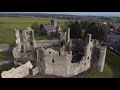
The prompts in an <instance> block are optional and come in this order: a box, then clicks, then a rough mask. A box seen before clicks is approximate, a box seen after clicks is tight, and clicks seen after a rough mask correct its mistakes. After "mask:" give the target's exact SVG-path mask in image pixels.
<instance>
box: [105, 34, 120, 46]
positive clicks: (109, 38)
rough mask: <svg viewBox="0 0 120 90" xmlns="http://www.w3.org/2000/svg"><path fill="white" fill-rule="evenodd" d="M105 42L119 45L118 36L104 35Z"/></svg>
mask: <svg viewBox="0 0 120 90" xmlns="http://www.w3.org/2000/svg"><path fill="white" fill-rule="evenodd" d="M105 40H106V42H107V43H112V44H113V43H114V44H115V43H120V35H117V34H106V36H105Z"/></svg>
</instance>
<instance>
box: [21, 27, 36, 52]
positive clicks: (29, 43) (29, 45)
mask: <svg viewBox="0 0 120 90" xmlns="http://www.w3.org/2000/svg"><path fill="white" fill-rule="evenodd" d="M23 47H24V50H25V51H27V50H32V49H33V48H35V47H36V43H35V38H34V30H33V29H32V28H30V27H27V28H26V30H24V31H23Z"/></svg>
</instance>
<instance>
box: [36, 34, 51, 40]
mask: <svg viewBox="0 0 120 90" xmlns="http://www.w3.org/2000/svg"><path fill="white" fill-rule="evenodd" d="M50 39H51V38H50V37H48V36H46V35H35V40H50Z"/></svg>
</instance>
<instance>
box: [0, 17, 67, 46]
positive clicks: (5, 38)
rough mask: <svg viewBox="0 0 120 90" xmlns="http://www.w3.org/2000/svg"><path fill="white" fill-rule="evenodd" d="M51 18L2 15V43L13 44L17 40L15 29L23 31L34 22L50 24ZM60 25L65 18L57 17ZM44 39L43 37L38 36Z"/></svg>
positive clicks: (0, 22) (0, 41)
mask: <svg viewBox="0 0 120 90" xmlns="http://www.w3.org/2000/svg"><path fill="white" fill-rule="evenodd" d="M50 20H51V18H39V17H0V43H8V44H12V43H14V42H15V29H18V30H20V32H22V31H23V30H24V29H26V27H30V26H31V25H32V24H33V22H38V23H39V24H50ZM57 21H58V25H59V26H63V25H64V22H65V21H66V20H65V19H57ZM36 38H37V39H39V38H40V39H42V38H43V37H38V36H37V37H36Z"/></svg>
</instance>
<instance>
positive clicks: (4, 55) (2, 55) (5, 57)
mask: <svg viewBox="0 0 120 90" xmlns="http://www.w3.org/2000/svg"><path fill="white" fill-rule="evenodd" d="M10 58H12V52H0V62H1V61H3V60H8V59H10Z"/></svg>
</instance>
